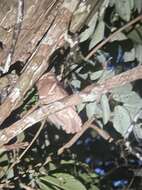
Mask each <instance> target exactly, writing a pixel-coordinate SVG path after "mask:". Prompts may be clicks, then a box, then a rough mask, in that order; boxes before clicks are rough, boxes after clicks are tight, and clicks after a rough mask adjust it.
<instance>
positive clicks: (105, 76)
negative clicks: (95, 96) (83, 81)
mask: <svg viewBox="0 0 142 190" xmlns="http://www.w3.org/2000/svg"><path fill="white" fill-rule="evenodd" d="M114 75H115V73H114V71H112V70H104V72H103V74H102V76H101V78H100V79H99V81H98V83H101V82H103V81H105V80H107V79H109V78H111V77H113V76H114Z"/></svg>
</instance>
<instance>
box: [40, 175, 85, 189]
mask: <svg viewBox="0 0 142 190" xmlns="http://www.w3.org/2000/svg"><path fill="white" fill-rule="evenodd" d="M40 180H42V181H45V182H47V183H49V184H50V185H53V187H54V186H55V187H58V188H60V189H63V190H71V189H78V190H86V188H85V186H84V185H83V184H82V183H81V182H80V181H78V180H77V179H75V177H73V176H72V175H70V174H67V173H55V174H53V175H52V176H45V177H40Z"/></svg>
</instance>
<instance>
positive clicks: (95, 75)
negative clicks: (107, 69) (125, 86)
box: [90, 70, 104, 80]
mask: <svg viewBox="0 0 142 190" xmlns="http://www.w3.org/2000/svg"><path fill="white" fill-rule="evenodd" d="M103 72H104V71H103V70H100V71H97V72H94V73H90V79H91V80H97V79H98V78H100V77H101V76H102V74H103Z"/></svg>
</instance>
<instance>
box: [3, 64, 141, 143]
mask: <svg viewBox="0 0 142 190" xmlns="http://www.w3.org/2000/svg"><path fill="white" fill-rule="evenodd" d="M137 79H142V65H140V66H137V67H135V68H134V69H131V70H129V71H126V72H124V73H121V74H119V75H116V76H114V77H112V78H110V79H107V80H106V81H104V82H102V83H101V84H97V85H96V84H92V85H90V86H88V87H86V88H85V89H84V90H82V91H81V92H79V93H78V94H73V95H71V96H67V97H65V98H63V99H61V100H59V101H56V102H53V103H51V104H48V105H43V106H42V107H40V108H39V109H37V110H35V111H34V112H32V113H31V114H30V115H28V116H25V117H24V118H23V119H21V120H19V121H17V122H15V123H14V124H13V125H11V126H10V127H8V128H6V129H3V130H1V131H0V146H2V145H3V144H6V143H7V142H8V141H9V140H11V139H12V138H14V137H15V136H17V135H18V134H20V133H21V132H23V131H24V130H26V129H27V128H29V127H31V126H32V125H34V124H35V123H37V122H39V121H42V120H43V119H45V118H47V116H48V115H49V114H53V113H55V112H58V111H60V110H62V109H65V108H67V107H68V106H73V105H77V104H79V103H81V102H88V101H90V100H91V101H92V98H94V94H95V95H96V96H98V97H99V96H101V95H102V94H104V93H107V92H111V90H112V89H113V88H116V87H119V86H122V85H125V84H127V83H130V82H132V81H135V80H137Z"/></svg>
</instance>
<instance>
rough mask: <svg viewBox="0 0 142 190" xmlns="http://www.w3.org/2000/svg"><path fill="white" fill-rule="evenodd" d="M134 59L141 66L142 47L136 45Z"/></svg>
mask: <svg viewBox="0 0 142 190" xmlns="http://www.w3.org/2000/svg"><path fill="white" fill-rule="evenodd" d="M135 53H136V59H137V60H138V62H139V63H140V64H142V45H140V44H137V45H136V46H135Z"/></svg>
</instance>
